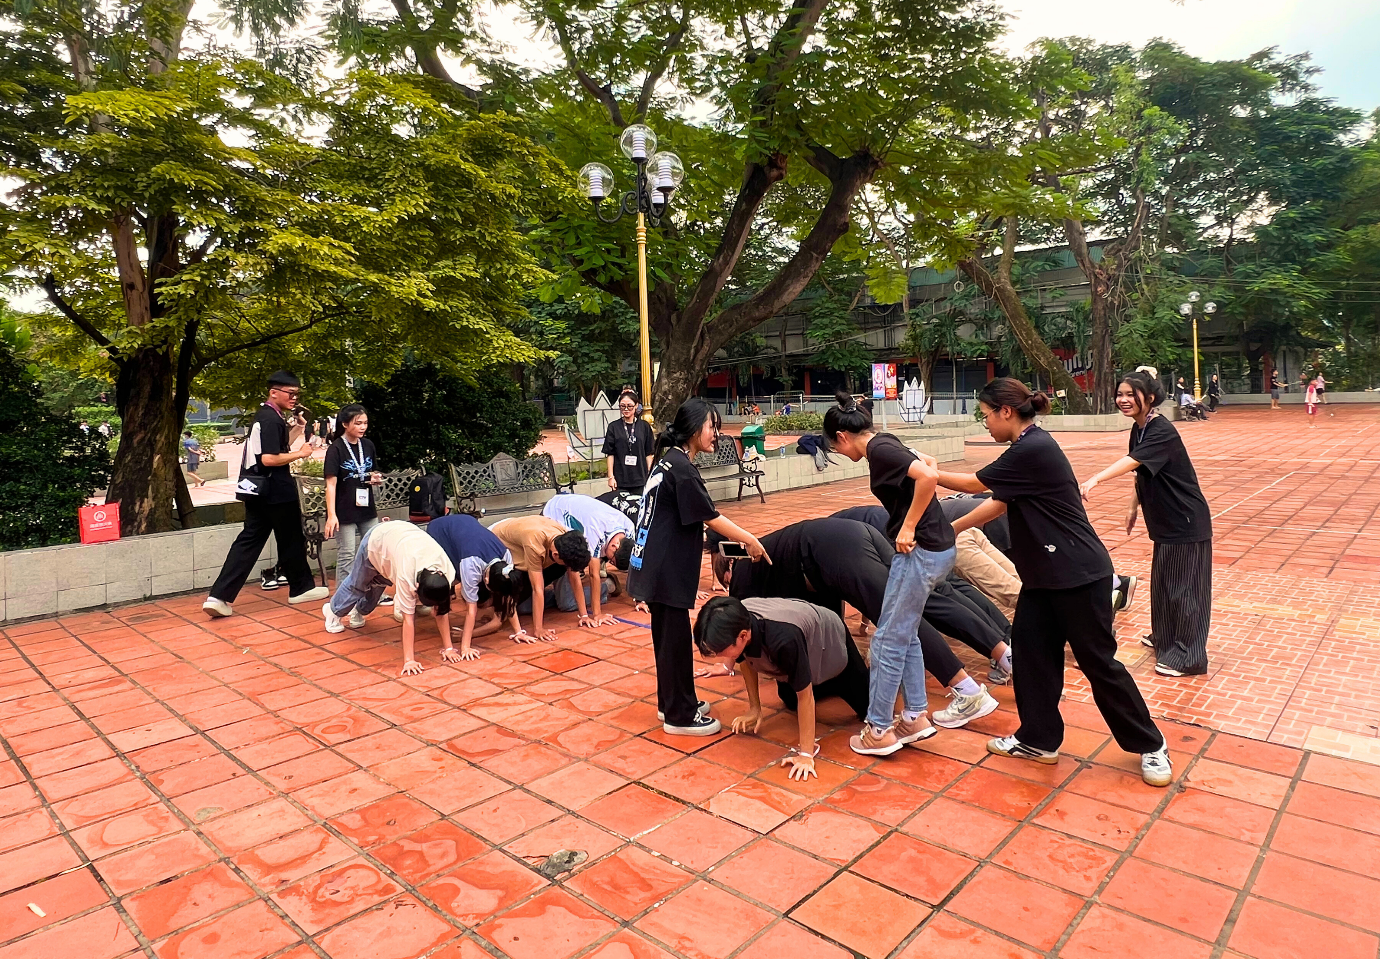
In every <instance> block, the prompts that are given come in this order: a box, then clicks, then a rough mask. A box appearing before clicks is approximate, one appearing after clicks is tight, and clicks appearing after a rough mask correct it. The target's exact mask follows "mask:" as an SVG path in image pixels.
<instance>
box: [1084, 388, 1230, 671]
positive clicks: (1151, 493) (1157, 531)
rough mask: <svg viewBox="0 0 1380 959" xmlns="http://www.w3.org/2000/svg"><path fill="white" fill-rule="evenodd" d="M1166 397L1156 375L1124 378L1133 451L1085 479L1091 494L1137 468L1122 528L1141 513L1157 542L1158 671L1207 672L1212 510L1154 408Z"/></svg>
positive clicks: (1153, 601)
mask: <svg viewBox="0 0 1380 959" xmlns="http://www.w3.org/2000/svg"><path fill="white" fill-rule="evenodd" d="M1163 402H1164V390H1163V388H1161V386H1160V384H1159V382H1158V381H1157V380H1152V379H1150V378H1149V377H1147V376H1142V375H1141V374H1139V373H1131V374H1129V375H1127V376H1124V377H1122V378H1121V383H1120V384H1119V385H1118V386H1117V388H1116V407H1117V409H1119V410H1121V413H1122V415H1123V416H1129V417H1131V418H1132V419H1133V420H1135V421H1136V425H1135V426H1133V427H1132V428H1131V444H1130V451H1129V452H1128V453H1127V454H1126V455H1125V456H1123V457H1122V458H1121V459H1119V460H1117V461H1116V462H1115V463H1113V464H1112V465H1111V466H1109V467H1107V468H1106V469H1104V470H1103V471H1102V472H1100V473H1098V474H1097V475H1096V476H1094V477H1093V478H1092V479H1090V480H1088V481H1087V482H1085V483H1084V484H1083V485H1082V487H1081V489H1082V493H1083V498H1084V499H1089V498H1090V497H1089V494H1090V493H1091V492H1092V491H1093V488H1094V487H1095V486H1097V484H1098V483H1101V482H1102V481H1103V480H1109V479H1112V478H1114V477H1117V476H1122V475H1125V474H1126V473H1129V472H1131V471H1132V470H1135V471H1136V485H1135V486H1134V488H1132V490H1131V504H1130V510H1129V511H1128V512H1127V514H1126V534H1127V535H1128V536H1129V535H1130V533H1131V530H1132V529H1133V528H1135V525H1136V513H1137V511H1138V510H1143V511H1144V513H1145V531H1146V532H1147V533H1149V534H1150V540H1151V541H1152V542H1153V543H1154V544H1155V552H1154V556H1153V558H1152V559H1151V565H1150V635H1149V636H1147V637H1146V638H1145V640H1143V642H1145V643H1146V645H1148V646H1152V647H1154V650H1155V657H1156V659H1157V660H1158V662H1157V663H1156V664H1155V672H1157V673H1159V674H1160V675H1162V676H1187V675H1200V674H1202V673H1206V672H1207V662H1208V660H1207V637H1208V627H1209V626H1210V625H1211V621H1212V514H1211V512H1210V511H1209V510H1208V504H1207V499H1206V498H1205V497H1204V496H1203V491H1202V489H1201V488H1200V487H1199V486H1198V474H1197V472H1196V471H1195V470H1194V469H1193V462H1192V461H1191V460H1190V459H1189V458H1188V450H1187V449H1186V448H1185V447H1184V441H1183V438H1182V437H1180V436H1179V431H1178V430H1176V429H1175V428H1174V424H1172V423H1170V422H1169V421H1168V420H1167V419H1165V418H1164V417H1163V416H1160V415H1159V414H1158V413H1157V412H1156V411H1155V407H1156V406H1158V405H1159V404H1160V403H1163Z"/></svg>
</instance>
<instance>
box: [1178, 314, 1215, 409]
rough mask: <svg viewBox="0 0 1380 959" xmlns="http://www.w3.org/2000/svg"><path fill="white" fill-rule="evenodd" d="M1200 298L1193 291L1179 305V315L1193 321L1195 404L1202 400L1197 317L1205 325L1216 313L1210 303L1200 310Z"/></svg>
mask: <svg viewBox="0 0 1380 959" xmlns="http://www.w3.org/2000/svg"><path fill="white" fill-rule="evenodd" d="M1202 298H1203V295H1202V294H1201V293H1199V292H1198V291H1197V290H1194V291H1193V292H1192V293H1190V294H1188V302H1187V303H1180V304H1179V313H1180V315H1182V316H1187V317H1190V318H1192V320H1193V401H1194V402H1195V403H1196V402H1200V401H1201V400H1202V399H1203V389H1202V386H1201V385H1200V384H1201V382H1202V381H1201V379H1200V377H1199V373H1198V317H1200V316H1201V317H1202V318H1203V322H1204V323H1206V322H1207V318H1208V317H1209V316H1211V315H1212V314H1214V313H1216V312H1217V304H1216V303H1213V302H1211V301H1208V302H1207V303H1204V304H1203V306H1202V309H1201V310H1200V309H1199V308H1198V301H1199V300H1201V299H1202Z"/></svg>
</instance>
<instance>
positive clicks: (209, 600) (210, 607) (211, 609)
mask: <svg viewBox="0 0 1380 959" xmlns="http://www.w3.org/2000/svg"><path fill="white" fill-rule="evenodd" d="M201 609H202V611H203V612H206V613H209V614H210V615H211V617H212V618H213V619H224V618H225V617H226V616H229V615H231V614H232V613H234V610H233V609H231V608H230V604H229V603H227V602H226V601H225V600H223V599H216V598H215V597H214V596H207V597H206V602H204V603H202V604H201Z"/></svg>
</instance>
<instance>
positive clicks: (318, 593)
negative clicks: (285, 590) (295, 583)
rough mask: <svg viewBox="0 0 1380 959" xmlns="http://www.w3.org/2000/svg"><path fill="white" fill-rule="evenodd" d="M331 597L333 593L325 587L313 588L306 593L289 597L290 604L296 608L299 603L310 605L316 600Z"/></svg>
mask: <svg viewBox="0 0 1380 959" xmlns="http://www.w3.org/2000/svg"><path fill="white" fill-rule="evenodd" d="M329 595H331V591H330V590H329V589H327V588H326V587H324V586H313V587H312V588H311V589H309V590H307V591H306V592H305V593H298V594H297V595H296V596H289V597H288V602H289V603H291V604H292V605H294V606H296V605H297V604H299V603H310V602H311V601H312V600H314V599H325V598H326V597H327V596H329Z"/></svg>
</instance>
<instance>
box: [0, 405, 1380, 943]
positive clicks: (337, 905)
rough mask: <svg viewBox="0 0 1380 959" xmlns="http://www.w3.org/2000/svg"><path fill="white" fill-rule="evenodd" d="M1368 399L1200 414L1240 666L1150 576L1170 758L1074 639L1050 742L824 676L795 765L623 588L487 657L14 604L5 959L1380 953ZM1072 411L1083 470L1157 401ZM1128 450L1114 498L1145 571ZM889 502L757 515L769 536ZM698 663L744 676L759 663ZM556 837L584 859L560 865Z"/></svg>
mask: <svg viewBox="0 0 1380 959" xmlns="http://www.w3.org/2000/svg"><path fill="white" fill-rule="evenodd" d="M1336 412H1337V416H1336V417H1334V418H1327V419H1324V420H1323V422H1322V423H1320V424H1319V427H1318V428H1317V429H1316V430H1314V431H1312V432H1311V433H1310V432H1309V431H1308V430H1307V428H1306V425H1305V424H1304V422H1303V418H1302V415H1301V414H1297V413H1295V412H1293V411H1288V412H1282V413H1277V414H1270V413H1267V412H1265V411H1263V410H1260V411H1246V412H1242V411H1228V412H1225V413H1223V414H1222V415H1220V416H1219V417H1217V418H1215V419H1214V420H1213V421H1212V422H1209V423H1207V424H1184V425H1183V426H1182V429H1183V431H1184V434H1185V436H1186V438H1187V440H1188V443H1189V447H1190V449H1191V450H1192V451H1193V453H1194V456H1195V459H1196V461H1197V464H1198V467H1199V471H1200V474H1201V475H1202V477H1203V481H1204V486H1205V488H1206V490H1207V493H1208V495H1209V498H1210V500H1211V502H1212V506H1213V512H1214V513H1215V514H1217V518H1216V520H1215V522H1216V533H1217V540H1216V542H1217V549H1216V552H1217V557H1216V558H1217V562H1218V567H1217V574H1216V596H1215V607H1214V609H1215V612H1214V630H1213V636H1212V642H1211V645H1210V651H1211V655H1212V659H1213V672H1212V674H1211V675H1210V676H1208V677H1200V678H1197V679H1193V680H1167V679H1164V678H1161V677H1156V676H1154V675H1153V673H1152V672H1150V670H1149V669H1148V666H1147V664H1146V663H1145V662H1143V661H1142V658H1141V656H1140V652H1139V649H1140V648H1139V647H1138V646H1135V645H1134V640H1135V637H1136V636H1137V635H1138V634H1139V632H1140V631H1142V630H1143V628H1144V627H1145V626H1146V624H1147V622H1148V609H1147V608H1146V606H1147V603H1146V599H1145V598H1144V597H1145V596H1148V594H1144V595H1143V597H1142V598H1140V599H1138V602H1137V606H1136V608H1134V609H1133V610H1132V611H1131V612H1129V613H1127V614H1124V615H1123V616H1121V617H1120V618H1119V621H1118V625H1119V627H1120V633H1121V639H1122V642H1123V650H1124V653H1125V654H1126V658H1127V661H1128V663H1130V664H1131V665H1132V666H1133V670H1134V673H1135V675H1136V677H1137V680H1138V681H1139V682H1140V683H1141V686H1142V688H1143V689H1144V690H1145V691H1146V695H1147V698H1148V699H1149V700H1150V701H1151V703H1152V708H1153V709H1154V711H1155V712H1156V715H1157V717H1165V719H1164V720H1163V721H1162V722H1161V725H1162V727H1163V728H1164V730H1165V732H1166V735H1167V738H1168V740H1169V743H1170V748H1171V751H1172V754H1173V756H1174V758H1175V773H1176V782H1175V784H1174V785H1173V786H1172V787H1171V788H1169V789H1167V790H1156V789H1151V788H1150V787H1147V786H1145V785H1144V784H1143V783H1141V782H1140V780H1139V777H1138V775H1135V774H1134V770H1135V769H1136V766H1137V758H1136V757H1132V756H1128V755H1126V754H1124V753H1122V752H1121V751H1120V750H1119V749H1117V747H1116V746H1115V744H1114V743H1111V742H1110V741H1109V738H1108V735H1107V730H1106V727H1105V725H1103V723H1102V722H1101V720H1100V718H1099V717H1098V715H1097V712H1096V710H1095V708H1093V707H1092V706H1091V705H1090V704H1089V703H1087V702H1086V699H1087V696H1086V692H1085V690H1084V688H1083V687H1082V685H1081V679H1080V677H1079V675H1078V673H1077V672H1076V670H1073V669H1070V670H1069V674H1068V676H1069V690H1068V696H1067V698H1066V701H1065V703H1064V706H1063V710H1064V713H1065V717H1066V719H1067V721H1068V723H1069V733H1068V737H1067V740H1066V742H1065V749H1064V753H1065V755H1064V756H1063V758H1062V759H1061V760H1060V762H1059V764H1058V765H1056V766H1048V767H1047V766H1036V765H1030V764H1023V763H1019V762H1014V761H1009V760H1003V759H1000V758H998V757H992V756H988V755H987V754H986V753H985V752H984V750H983V741H984V739H985V738H987V737H988V736H990V735H992V734H999V733H1005V732H1008V731H1010V730H1011V729H1012V728H1014V725H1015V716H1014V707H1013V705H1012V698H1011V691H1010V689H1009V687H1008V688H1000V689H996V690H994V693H995V694H996V695H997V697H998V699H999V700H1000V701H1001V702H1002V704H1003V708H1002V709H1001V710H999V711H998V712H997V713H994V714H993V715H991V716H989V717H987V718H985V719H984V720H981V721H979V722H978V723H975V724H973V727H974V728H969V729H964V730H953V731H944V732H942V733H941V734H940V735H939V736H937V737H935V738H934V739H932V740H929V741H927V742H926V743H924V744H923V748H919V749H907V750H905V751H903V752H902V753H900V754H898V755H897V756H894V757H890V758H887V759H881V760H869V759H866V758H864V757H859V756H856V755H854V754H852V753H851V752H850V751H849V750H848V748H847V736H848V734H849V733H850V732H852V731H853V730H854V729H855V727H856V725H857V724H856V721H855V720H853V719H852V717H851V716H850V715H849V714H848V712H847V710H846V708H845V707H843V705H842V704H841V703H839V702H837V701H826V702H824V703H822V704H821V707H820V716H819V719H820V735H821V737H822V743H823V746H822V749H823V752H822V758H821V761H820V763H819V766H820V778H819V779H818V780H811V781H810V782H808V783H793V782H790V781H788V780H787V779H786V778H785V776H784V775H783V772H782V770H781V768H780V767H779V766H778V765H777V762H778V761H779V759H780V758H781V756H782V755H784V753H785V746H786V745H787V744H788V743H789V742H790V741H791V737H792V734H793V732H794V720H793V718H792V717H790V716H789V715H788V714H779V713H778V714H775V715H773V716H772V717H771V718H770V719H769V720H768V721H767V723H766V724H765V725H764V728H763V735H762V736H761V737H760V738H759V737H747V736H731V735H721V736H719V737H715V738H713V739H709V740H690V741H684V740H680V739H677V738H675V737H667V736H664V735H663V734H662V733H661V731H660V728H659V724H658V723H657V721H656V716H655V699H654V686H655V683H654V677H653V676H652V674H651V672H650V670H651V665H652V656H651V651H650V643H649V637H648V633H647V631H646V629H644V628H642V627H641V626H639V625H637V624H639V623H642V622H645V619H643V618H642V617H641V616H639V615H638V614H636V613H634V612H633V611H632V610H631V608H630V607H628V606H627V605H625V604H624V602H623V601H622V600H616V601H615V602H614V611H615V612H616V613H618V614H619V615H620V616H622V617H623V618H624V619H625V620H627V622H625V623H620V624H619V625H618V626H617V628H611V629H607V630H600V631H580V630H575V629H572V628H570V626H571V625H573V624H572V621H571V618H570V617H558V618H557V619H556V624H557V626H558V627H564V628H563V629H561V631H560V632H559V636H558V639H557V641H556V643H555V644H552V645H543V646H529V647H518V646H513V645H511V644H508V643H507V642H506V641H504V642H501V643H500V642H496V641H491V642H487V643H481V648H482V649H483V651H484V655H483V656H482V658H481V659H479V660H478V661H476V662H473V663H465V664H459V665H455V666H447V665H443V664H440V663H439V662H438V659H437V656H436V655H435V650H436V641H435V636H434V633H432V632H431V631H430V629H431V627H430V625H429V624H422V625H421V626H420V628H419V630H418V632H419V648H420V650H421V651H422V654H423V658H424V660H425V661H426V662H427V663H428V667H429V668H428V669H427V671H426V672H425V673H424V674H423V675H421V676H419V677H415V678H407V679H399V678H398V677H397V675H396V670H397V664H398V660H399V658H400V657H399V653H398V633H399V630H398V627H397V626H395V625H394V624H393V622H392V621H391V619H388V618H387V617H386V616H380V615H375V616H372V617H371V618H370V621H369V624H368V625H367V626H366V628H365V629H364V630H362V631H359V632H349V633H346V634H342V635H338V636H331V635H328V634H326V633H325V632H324V631H323V630H322V628H321V622H320V618H319V614H317V613H315V612H308V611H303V610H299V609H295V608H291V607H288V606H286V605H285V604H284V602H283V600H284V599H285V597H284V596H283V595H282V593H281V592H278V593H270V594H265V593H261V592H260V591H259V590H258V589H257V588H256V587H254V586H250V587H248V588H246V590H245V591H244V592H243V593H242V594H241V596H240V601H239V602H238V603H237V604H236V613H237V615H236V616H235V617H234V618H231V619H228V620H221V621H208V620H207V619H205V618H204V617H203V616H202V614H201V613H200V610H199V605H200V601H201V597H199V596H186V597H178V598H173V599H168V600H164V601H160V602H155V603H146V604H141V605H137V606H129V607H124V608H120V609H115V610H111V611H109V612H96V613H89V614H84V615H78V616H69V617H63V618H60V619H54V620H45V621H38V622H32V623H25V624H21V625H18V626H12V627H9V628H6V629H5V630H4V637H5V641H4V642H3V644H0V736H3V746H4V750H5V752H4V755H3V756H0V959H18V957H26V959H27V957H34V959H40V957H41V959H48V957H53V956H62V955H72V954H76V955H79V956H81V957H82V959H118V957H123V956H128V955H145V956H153V957H158V959H195V957H207V959H212V957H214V959H261V957H271V959H308V957H311V956H328V957H332V959H346V957H349V959H354V957H361V959H417V957H437V959H481V957H485V956H509V957H514V959H527V957H532V959H565V957H576V956H578V957H599V959H614V957H618V959H651V957H668V956H672V957H675V956H683V957H716V959H717V957H724V959H727V957H743V959H770V957H789V959H803V957H826V959H829V957H849V956H865V957H869V959H873V957H904V959H949V957H975V956H980V957H1010V959H1028V957H1035V956H1059V957H1067V959H1084V957H1098V956H1141V955H1156V956H1168V957H1179V956H1186V957H1199V956H1201V957H1205V959H1206V957H1217V956H1227V957H1248V959H1289V957H1298V959H1302V957H1310V959H1311V957H1314V956H1319V955H1326V956H1328V957H1352V956H1357V957H1359V956H1366V957H1370V959H1375V957H1376V956H1377V952H1378V950H1380V880H1377V879H1375V877H1376V876H1377V875H1380V826H1377V823H1380V765H1375V764H1370V763H1362V762H1354V761H1347V760H1343V759H1339V758H1336V757H1334V756H1330V755H1323V754H1321V753H1318V752H1305V751H1303V750H1300V749H1297V748H1294V747H1295V746H1297V745H1298V744H1300V743H1302V742H1304V741H1305V740H1306V739H1308V738H1309V737H1310V736H1312V737H1313V738H1314V740H1316V741H1318V742H1323V741H1324V739H1321V738H1319V735H1320V734H1319V733H1318V732H1317V730H1318V729H1322V728H1324V727H1325V728H1326V729H1327V730H1337V731H1341V732H1343V733H1349V734H1351V735H1357V734H1359V735H1360V736H1363V737H1367V738H1369V739H1374V738H1375V728H1374V726H1369V725H1368V723H1373V722H1375V721H1376V717H1377V716H1380V693H1378V692H1377V683H1380V676H1377V673H1378V672H1380V670H1377V663H1380V656H1377V644H1380V625H1377V624H1380V611H1378V610H1377V601H1376V599H1375V594H1376V590H1375V586H1376V585H1377V584H1378V583H1377V580H1380V545H1377V542H1376V540H1377V538H1380V523H1377V522H1376V518H1375V514H1376V509H1377V505H1380V483H1377V482H1376V474H1377V467H1378V466H1380V416H1377V413H1376V412H1375V411H1373V410H1370V409H1362V408H1350V409H1348V408H1345V407H1343V408H1340V409H1337V410H1336ZM1281 438H1284V442H1281ZM1061 440H1062V441H1064V442H1065V447H1066V448H1067V449H1068V450H1069V453H1070V456H1071V458H1072V459H1073V462H1074V466H1075V469H1076V470H1077V472H1078V473H1079V474H1080V475H1084V476H1086V475H1089V474H1090V473H1091V472H1093V471H1094V469H1095V468H1097V467H1098V466H1100V465H1102V464H1104V463H1108V462H1110V461H1111V460H1112V459H1114V458H1115V457H1116V455H1118V454H1119V453H1120V452H1121V450H1122V449H1124V445H1123V444H1124V443H1125V435H1124V434H1120V435H1118V436H1104V435H1096V434H1075V435H1067V436H1063V437H1061ZM1286 444H1287V448H1285V447H1286ZM970 451H971V455H970V457H969V464H970V465H974V466H975V465H978V464H979V463H981V462H983V461H985V460H986V459H988V458H990V457H991V456H992V455H994V454H995V450H994V449H991V448H986V447H978V446H973V447H970ZM1121 482H1122V485H1121V486H1118V485H1117V484H1108V487H1104V488H1102V489H1099V491H1098V494H1097V499H1096V501H1095V503H1094V505H1093V510H1092V513H1093V518H1094V521H1095V522H1096V524H1097V525H1098V528H1099V530H1100V531H1101V532H1102V533H1103V535H1104V536H1105V537H1106V541H1107V543H1108V545H1109V547H1111V548H1112V550H1113V556H1114V557H1115V559H1116V563H1117V566H1118V568H1119V569H1122V570H1125V571H1129V572H1136V573H1144V572H1147V571H1148V544H1147V542H1146V541H1145V538H1144V536H1143V535H1142V534H1140V533H1137V534H1136V535H1134V536H1132V537H1129V538H1128V537H1126V535H1125V533H1124V531H1123V532H1119V533H1118V532H1116V531H1115V529H1114V527H1115V526H1116V524H1117V521H1118V517H1119V514H1120V512H1121V502H1122V501H1123V500H1124V488H1123V487H1124V485H1125V484H1126V481H1121ZM865 497H866V491H865V489H864V488H862V487H860V486H859V485H858V484H839V485H837V486H830V487H824V488H816V489H813V490H803V491H796V492H790V493H780V494H774V495H769V498H768V504H767V506H766V507H765V508H763V507H761V506H757V505H749V504H747V503H744V504H743V505H741V506H738V505H733V506H730V507H728V508H727V512H729V513H730V514H731V515H733V516H734V517H735V518H736V519H740V520H742V521H743V522H745V523H747V524H748V525H750V526H752V527H753V528H755V529H757V530H760V531H765V530H767V529H770V528H773V527H775V526H777V525H781V524H783V523H786V522H790V521H792V520H795V519H799V518H802V517H805V516H810V515H820V514H824V513H828V512H832V511H833V510H835V509H838V508H841V507H842V506H845V505H851V504H852V503H856V502H863V501H865ZM970 661H971V660H970ZM973 665H976V662H975V661H973ZM700 690H701V694H702V695H704V696H705V697H706V698H708V699H711V700H713V701H714V702H715V712H716V714H717V715H720V716H722V717H731V716H732V715H734V714H735V713H736V712H737V711H738V710H740V709H741V708H742V702H741V697H742V692H741V682H740V680H738V679H737V678H736V677H717V678H714V679H709V680H704V681H702V682H701V684H700ZM931 695H932V698H933V699H935V700H938V699H940V692H939V691H938V690H932V693H931ZM726 700H727V701H726ZM770 702H771V699H770V698H769V703H770ZM1175 719H1178V720H1185V721H1187V722H1192V723H1196V724H1199V725H1188V724H1185V723H1180V722H1173V721H1171V720H1175ZM1231 732H1239V733H1245V734H1247V735H1249V736H1251V737H1254V738H1251V739H1247V738H1242V737H1240V736H1237V735H1232V734H1231ZM1266 738H1269V739H1271V740H1273V741H1274V742H1276V743H1284V744H1286V745H1276V744H1273V743H1265V742H1262V741H1261V740H1263V739H1266ZM564 849H572V850H580V851H582V852H584V853H586V854H587V858H585V859H584V860H583V861H582V862H580V863H579V864H578V865H576V866H575V867H574V869H573V871H570V872H566V873H563V874H560V875H557V876H555V877H551V876H549V875H545V874H543V873H542V872H541V871H539V869H538V867H539V866H541V865H542V864H543V863H544V862H545V861H546V859H547V857H548V856H550V855H551V854H553V853H555V852H557V851H559V850H564Z"/></svg>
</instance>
